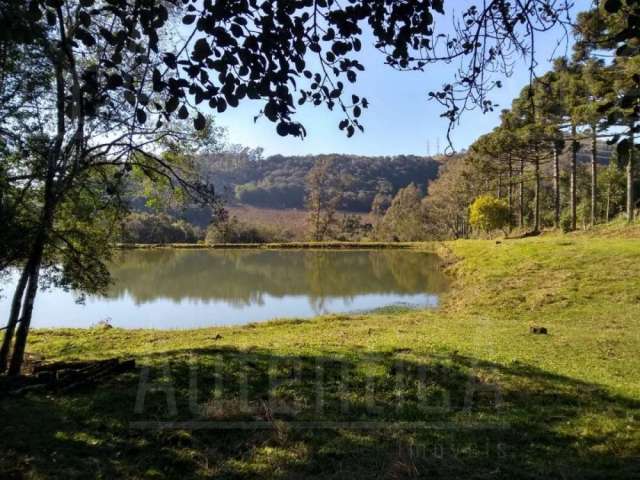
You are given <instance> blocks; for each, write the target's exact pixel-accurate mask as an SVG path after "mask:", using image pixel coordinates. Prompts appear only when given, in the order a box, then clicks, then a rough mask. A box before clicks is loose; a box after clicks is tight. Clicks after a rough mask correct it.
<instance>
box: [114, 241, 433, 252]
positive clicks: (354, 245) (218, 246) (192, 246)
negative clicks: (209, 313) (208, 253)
mask: <svg viewBox="0 0 640 480" xmlns="http://www.w3.org/2000/svg"><path fill="white" fill-rule="evenodd" d="M435 243H437V242H397V243H396V242H286V243H212V244H200V243H118V244H116V247H115V248H116V249H118V250H152V249H176V250H232V249H235V250H249V249H255V250H385V249H388V250H411V249H425V250H427V248H426V247H428V246H431V247H432V246H433V245H434V244H435Z"/></svg>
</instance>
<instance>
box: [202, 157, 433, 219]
mask: <svg viewBox="0 0 640 480" xmlns="http://www.w3.org/2000/svg"><path fill="white" fill-rule="evenodd" d="M321 157H333V158H334V159H335V167H336V168H337V169H338V171H340V172H341V173H343V174H344V175H345V176H348V177H349V178H350V179H351V182H350V185H349V187H348V188H347V192H346V194H345V200H344V204H343V205H342V207H341V208H342V209H344V210H348V211H352V212H369V210H370V209H371V203H372V201H373V198H374V197H375V195H376V193H377V192H378V191H380V190H381V189H386V190H387V191H389V192H390V193H391V194H392V195H394V194H395V193H396V192H397V191H398V190H399V189H401V188H403V187H405V186H407V185H408V184H410V183H411V182H414V183H415V184H416V185H418V186H419V187H420V188H422V190H423V192H424V190H425V189H426V185H427V183H428V182H429V181H430V180H433V179H435V178H436V177H437V176H438V167H439V165H440V164H439V163H438V162H437V161H436V160H434V159H433V158H431V157H418V156H413V155H400V156H394V157H362V156H353V155H322V156H297V157H288V156H283V155H274V156H271V157H267V158H260V157H259V156H257V158H256V155H253V151H250V150H243V151H240V152H231V153H224V154H217V155H211V156H208V157H205V158H203V159H202V163H201V168H202V170H203V172H202V173H203V175H205V177H206V178H207V179H208V181H209V182H212V183H213V184H214V185H215V186H216V189H217V191H218V192H224V196H225V198H226V200H227V202H228V203H229V205H250V206H253V207H259V208H270V209H290V208H295V209H302V208H304V200H305V178H306V176H307V175H308V173H309V171H310V170H311V168H312V167H313V165H314V163H315V161H316V160H317V159H318V158H321Z"/></svg>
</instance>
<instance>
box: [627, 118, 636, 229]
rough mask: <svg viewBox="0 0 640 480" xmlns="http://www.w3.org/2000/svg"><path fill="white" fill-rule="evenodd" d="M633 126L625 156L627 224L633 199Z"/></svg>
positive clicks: (630, 219)
mask: <svg viewBox="0 0 640 480" xmlns="http://www.w3.org/2000/svg"><path fill="white" fill-rule="evenodd" d="M633 128H634V124H633V122H632V123H631V129H630V130H631V131H630V135H629V137H630V143H631V145H630V146H629V153H628V156H627V221H628V222H629V223H631V222H633V215H634V212H633V207H634V203H635V201H634V198H633V176H634V175H633V166H634V165H633V161H634V153H635V145H634V141H635V140H634V138H633V137H634V135H633Z"/></svg>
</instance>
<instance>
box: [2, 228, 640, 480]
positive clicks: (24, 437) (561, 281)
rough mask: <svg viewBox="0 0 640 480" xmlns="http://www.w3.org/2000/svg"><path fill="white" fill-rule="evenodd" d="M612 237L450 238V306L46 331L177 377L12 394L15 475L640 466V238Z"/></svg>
mask: <svg viewBox="0 0 640 480" xmlns="http://www.w3.org/2000/svg"><path fill="white" fill-rule="evenodd" d="M625 232H626V230H625ZM600 234H601V235H600V236H598V237H593V236H590V235H585V234H579V235H573V236H548V237H540V238H532V239H526V240H517V241H503V242H502V243H496V242H495V241H461V242H449V243H445V244H442V245H441V246H440V247H439V248H440V250H441V254H442V255H443V256H445V257H447V260H448V264H449V267H448V269H449V270H450V272H451V274H452V276H453V277H454V278H455V284H454V287H453V289H452V290H451V292H450V293H449V294H447V296H446V298H445V299H444V304H443V306H442V308H441V309H440V310H438V311H404V310H399V309H395V310H394V309H387V310H382V311H379V312H373V313H370V314H366V315H357V316H344V315H334V316H328V317H322V318H316V319H313V320H309V321H298V320H283V321H277V322H272V323H268V324H262V325H252V326H248V327H242V328H214V329H206V330H195V331H180V332H159V331H127V330H118V329H108V330H100V329H93V330H55V331H38V332H35V333H34V334H33V337H32V340H31V343H30V349H31V351H35V352H41V353H43V354H44V355H45V356H46V357H47V358H50V359H85V358H105V357H111V356H129V355H133V356H134V357H135V358H136V359H137V360H138V362H139V364H140V365H141V366H143V367H149V379H150V380H151V381H154V382H159V381H164V382H165V383H162V385H164V386H165V387H166V386H167V385H170V386H171V388H169V389H167V388H165V389H164V390H161V391H158V392H155V393H148V394H147V395H146V396H145V398H144V405H142V404H141V399H142V397H141V395H140V390H139V385H140V384H141V378H143V377H144V376H141V375H140V374H130V375H128V376H121V377H119V378H117V379H114V380H111V381H109V382H108V383H106V384H104V385H101V386H99V387H97V388H95V389H88V390H86V391H82V392H77V393H74V394H67V395H51V396H36V395H34V396H27V397H25V398H19V399H13V398H10V399H7V398H5V399H2V400H0V406H1V408H2V415H3V424H2V427H0V428H2V432H3V434H2V435H1V436H0V452H1V453H0V477H2V478H5V477H7V478H12V477H15V478H23V477H25V478H65V479H67V478H87V477H92V478H93V477H95V478H136V479H137V478H184V479H191V478H292V479H298V478H318V479H326V478H336V479H338V478H339V479H342V478H349V479H365V478H367V479H369V478H371V479H377V478H391V479H393V478H445V479H446V478H451V479H453V478H477V479H481V478H482V479H484V478H504V479H513V478H527V479H528V478H575V479H584V478H620V479H622V478H625V479H626V478H637V476H638V475H640V413H639V412H640V360H639V358H638V352H639V351H640V245H639V244H638V240H637V239H634V238H632V237H633V235H627V234H626V233H625V234H624V235H621V234H607V235H604V234H603V232H600ZM605 237H606V238H605ZM624 237H629V238H624ZM327 281H331V279H327ZM532 325H540V326H544V327H547V329H548V331H549V335H532V334H530V333H529V327H530V326H532ZM142 371H144V370H142ZM167 392H168V393H169V395H168V396H167ZM172 392H173V393H172ZM194 392H197V398H196V395H194ZM173 394H175V408H174V407H173V400H171V399H172V398H173ZM167 398H169V399H170V400H169V402H168V401H167ZM136 402H138V407H139V408H138V409H137V411H136V408H135V407H136ZM196 405H197V406H198V407H199V408H197V409H196V408H195V406H196ZM194 420H196V421H198V422H204V423H197V424H196V426H199V427H206V428H200V429H191V428H187V427H193V426H194V425H193V424H183V423H179V424H177V425H174V427H175V428H170V429H161V430H154V429H150V428H149V425H150V424H148V423H142V424H141V423H135V422H149V421H151V422H152V424H151V425H153V426H156V427H157V426H158V424H157V423H156V422H174V421H177V422H192V421H194ZM237 422H240V423H237ZM165 426H166V425H165ZM229 427H234V428H229ZM238 427H242V428H238Z"/></svg>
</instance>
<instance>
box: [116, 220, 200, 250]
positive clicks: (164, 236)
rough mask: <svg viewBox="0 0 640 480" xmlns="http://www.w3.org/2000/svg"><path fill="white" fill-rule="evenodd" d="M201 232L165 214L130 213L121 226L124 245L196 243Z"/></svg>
mask: <svg viewBox="0 0 640 480" xmlns="http://www.w3.org/2000/svg"><path fill="white" fill-rule="evenodd" d="M201 238H202V231H201V230H200V229H199V228H198V227H195V226H194V225H192V224H190V223H188V222H185V221H184V220H178V219H176V218H174V217H172V216H170V215H167V214H165V213H132V214H130V215H129V216H127V218H126V219H125V221H124V223H123V225H122V241H123V242H125V243H196V242H198V241H199V240H200V239H201Z"/></svg>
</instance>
